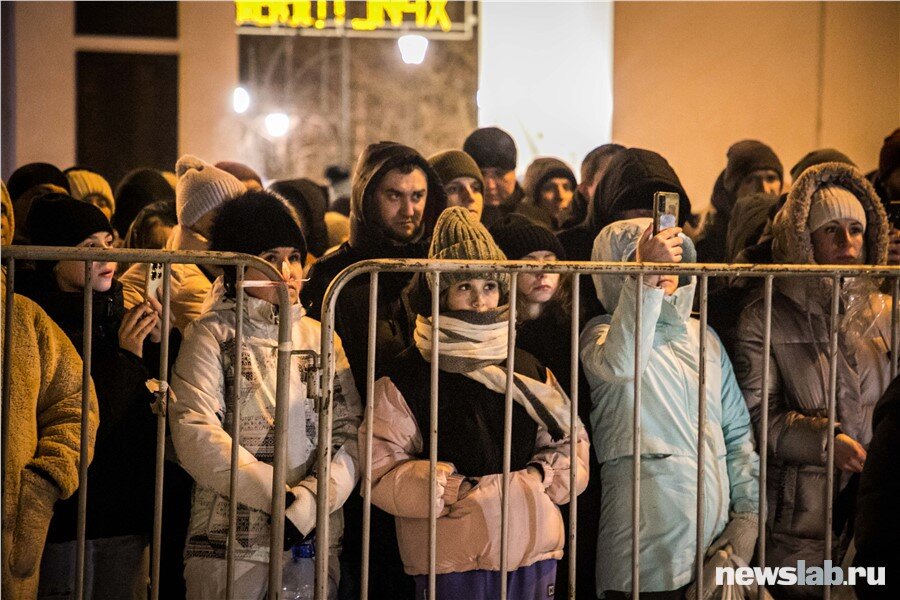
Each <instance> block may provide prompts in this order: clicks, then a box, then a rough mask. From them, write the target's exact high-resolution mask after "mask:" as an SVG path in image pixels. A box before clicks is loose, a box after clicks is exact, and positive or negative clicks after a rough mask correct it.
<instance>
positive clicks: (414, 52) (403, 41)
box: [397, 35, 428, 65]
mask: <svg viewBox="0 0 900 600" xmlns="http://www.w3.org/2000/svg"><path fill="white" fill-rule="evenodd" d="M397 45H398V46H400V56H401V57H402V58H403V62H405V63H406V64H408V65H421V64H422V61H423V60H425V51H426V50H428V38H426V37H424V36H421V35H404V36H401V37H400V38H399V39H398V40H397Z"/></svg>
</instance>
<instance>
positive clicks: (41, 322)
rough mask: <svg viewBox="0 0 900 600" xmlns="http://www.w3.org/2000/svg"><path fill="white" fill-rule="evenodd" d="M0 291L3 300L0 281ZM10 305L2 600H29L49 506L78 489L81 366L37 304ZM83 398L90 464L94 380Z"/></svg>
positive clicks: (19, 300) (94, 414)
mask: <svg viewBox="0 0 900 600" xmlns="http://www.w3.org/2000/svg"><path fill="white" fill-rule="evenodd" d="M0 292H2V295H3V297H4V298H5V297H6V278H5V276H4V277H3V283H2V286H0ZM13 302H14V304H13V314H12V321H11V323H10V330H9V331H8V332H7V331H6V330H5V328H4V330H3V331H2V335H0V344H2V337H3V336H6V335H11V336H12V339H11V340H10V341H11V344H12V346H11V347H12V349H13V351H12V352H11V356H10V363H9V368H10V379H9V380H10V390H9V407H8V411H9V415H8V418H9V424H10V427H9V439H8V443H7V446H6V449H7V455H6V456H5V457H4V461H5V464H4V468H5V471H4V479H3V520H2V523H3V536H2V537H3V571H2V572H3V597H4V598H32V597H34V596H35V594H36V593H37V579H38V577H37V575H38V566H39V565H40V560H41V553H42V550H43V547H44V540H45V539H46V536H47V528H48V526H49V524H50V518H51V516H52V515H53V505H54V502H55V501H56V500H57V498H69V497H71V496H72V494H73V493H75V491H76V489H77V488H78V468H79V467H78V464H79V461H80V455H79V453H80V448H81V383H82V381H81V378H82V362H81V358H80V357H79V356H78V352H77V351H76V350H75V348H74V347H73V346H72V342H71V341H70V340H69V338H68V337H67V336H66V334H65V333H64V332H63V331H62V330H61V329H60V328H59V326H58V325H56V323H54V322H53V321H52V320H51V319H50V317H49V316H47V313H45V312H44V311H43V310H42V309H41V308H40V307H39V306H38V305H37V304H35V303H34V302H32V301H31V300H29V299H28V298H25V297H23V296H20V295H18V294H16V295H15V296H14V299H13ZM3 310H4V311H5V310H6V306H5V303H4V306H3ZM4 322H5V321H4ZM87 394H88V407H89V413H88V420H87V423H88V429H87V432H86V434H87V444H88V460H91V458H92V457H93V453H94V441H95V439H96V433H97V422H98V417H97V413H98V411H97V396H96V393H95V391H94V386H93V382H91V383H90V387H89V388H88V390H87ZM39 473H40V474H39Z"/></svg>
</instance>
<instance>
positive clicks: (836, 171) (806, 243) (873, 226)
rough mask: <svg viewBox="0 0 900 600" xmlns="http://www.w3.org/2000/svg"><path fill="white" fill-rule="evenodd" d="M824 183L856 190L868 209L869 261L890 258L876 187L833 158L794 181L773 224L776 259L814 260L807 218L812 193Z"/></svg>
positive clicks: (866, 242)
mask: <svg viewBox="0 0 900 600" xmlns="http://www.w3.org/2000/svg"><path fill="white" fill-rule="evenodd" d="M825 185H839V186H841V187H843V188H846V189H847V190H849V191H850V192H852V193H853V195H854V196H856V198H857V199H858V200H859V201H860V203H862V205H863V209H864V210H865V211H866V222H867V225H866V240H865V245H866V264H870V265H883V264H885V263H886V262H887V248H888V221H887V214H886V213H885V211H884V206H883V205H882V204H881V200H880V199H879V198H878V194H876V193H875V188H873V187H872V184H871V183H869V182H868V180H866V178H865V177H864V176H863V174H862V173H861V172H860V171H859V170H858V169H856V168H855V167H852V166H850V165H846V164H842V163H836V162H830V163H823V164H821V165H816V166H814V167H810V168H809V169H807V170H806V171H804V172H803V174H802V175H801V176H800V178H799V179H797V181H796V182H795V183H794V187H793V188H791V191H790V193H789V194H788V197H787V201H786V202H785V204H784V206H783V207H782V208H781V210H780V211H778V214H777V215H776V216H775V221H774V222H773V224H772V229H773V235H774V242H773V246H772V255H773V258H774V259H775V262H777V263H789V264H808V265H811V264H815V259H814V258H813V246H812V236H811V232H810V231H809V225H808V224H807V220H808V219H809V208H810V204H811V203H812V196H813V193H815V191H816V190H817V189H819V188H820V187H822V186H825Z"/></svg>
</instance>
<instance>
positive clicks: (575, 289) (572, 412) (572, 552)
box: [569, 272, 598, 600]
mask: <svg viewBox="0 0 900 600" xmlns="http://www.w3.org/2000/svg"><path fill="white" fill-rule="evenodd" d="M580 294H581V277H580V276H579V274H578V273H577V272H576V273H574V274H573V275H572V327H571V339H570V341H569V343H570V344H571V345H572V353H571V355H570V356H569V360H570V364H569V370H570V373H571V376H570V378H569V381H570V383H569V388H570V389H569V400H570V401H571V404H570V406H569V422H570V423H571V427H570V428H569V438H570V439H569V461H570V464H571V465H572V466H571V468H570V469H569V600H575V592H576V589H575V588H576V586H575V583H576V581H575V575H576V572H577V571H576V564H575V563H576V562H577V558H578V548H577V541H578V494H576V493H575V489H576V482H577V481H578V434H579V432H580V427H579V425H580V424H579V421H578V334H579V333H580V331H579V329H580V327H579V325H580V323H579V321H578V314H579V313H580V312H581V306H580V304H579V302H580V301H581V297H580ZM595 476H598V475H597V474H595Z"/></svg>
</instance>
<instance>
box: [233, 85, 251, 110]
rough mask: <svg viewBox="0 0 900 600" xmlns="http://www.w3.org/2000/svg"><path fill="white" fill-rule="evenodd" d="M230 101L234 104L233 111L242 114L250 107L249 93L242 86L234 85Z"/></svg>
mask: <svg viewBox="0 0 900 600" xmlns="http://www.w3.org/2000/svg"><path fill="white" fill-rule="evenodd" d="M231 101H232V104H233V105H234V112H236V113H237V114H239V115H242V114H244V113H245V112H247V109H248V108H250V93H249V92H248V91H247V90H245V89H244V88H242V87H236V88H234V93H233V94H232V96H231Z"/></svg>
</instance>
